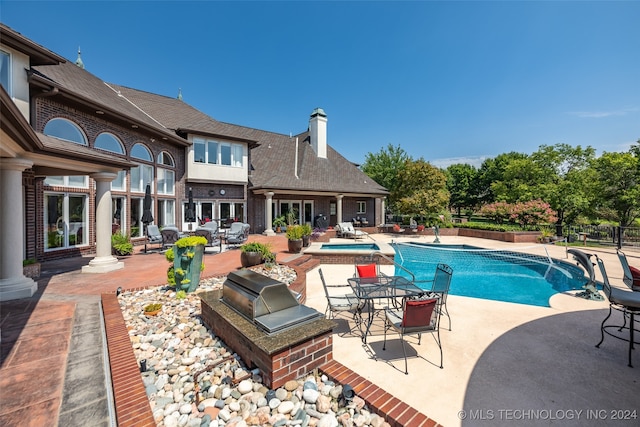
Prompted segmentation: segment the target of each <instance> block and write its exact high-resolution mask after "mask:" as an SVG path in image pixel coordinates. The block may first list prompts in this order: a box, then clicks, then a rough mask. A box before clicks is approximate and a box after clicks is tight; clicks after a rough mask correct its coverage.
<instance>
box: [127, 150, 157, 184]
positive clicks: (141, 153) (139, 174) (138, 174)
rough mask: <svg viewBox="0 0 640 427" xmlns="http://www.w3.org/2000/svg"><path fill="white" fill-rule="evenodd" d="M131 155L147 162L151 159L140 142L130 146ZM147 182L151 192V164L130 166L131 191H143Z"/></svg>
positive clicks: (149, 153) (148, 152)
mask: <svg viewBox="0 0 640 427" xmlns="http://www.w3.org/2000/svg"><path fill="white" fill-rule="evenodd" d="M131 157H133V158H135V159H140V160H146V161H148V162H151V161H153V157H152V156H151V152H150V151H149V149H148V148H147V147H145V146H144V145H142V144H135V145H134V146H133V147H132V148H131ZM147 184H151V192H153V166H152V165H144V164H140V165H138V166H137V167H135V168H131V191H134V192H139V193H143V192H144V191H145V189H146V186H147Z"/></svg>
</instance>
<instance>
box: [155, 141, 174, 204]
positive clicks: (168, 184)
mask: <svg viewBox="0 0 640 427" xmlns="http://www.w3.org/2000/svg"><path fill="white" fill-rule="evenodd" d="M157 160H158V161H157V163H158V164H159V165H164V166H171V167H174V165H175V162H174V161H173V158H172V157H171V155H170V154H169V153H167V152H166V151H163V152H161V153H160V154H158V159H157ZM157 175H158V184H157V185H158V194H165V195H173V194H175V182H176V179H175V172H174V171H172V170H170V169H166V168H162V167H160V166H158V170H157Z"/></svg>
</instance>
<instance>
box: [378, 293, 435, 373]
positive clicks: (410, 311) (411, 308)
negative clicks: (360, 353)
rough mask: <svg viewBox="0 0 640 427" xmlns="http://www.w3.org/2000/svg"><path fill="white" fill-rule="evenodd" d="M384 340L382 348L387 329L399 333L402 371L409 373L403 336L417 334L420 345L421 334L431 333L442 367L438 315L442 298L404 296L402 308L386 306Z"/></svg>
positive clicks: (385, 340) (384, 347)
mask: <svg viewBox="0 0 640 427" xmlns="http://www.w3.org/2000/svg"><path fill="white" fill-rule="evenodd" d="M385 314H386V316H385V326H384V342H383V344H382V349H383V350H386V347H387V330H388V329H394V330H395V331H396V332H398V334H399V335H400V341H401V342H402V353H403V354H404V373H405V374H409V370H408V367H407V351H406V349H405V336H406V335H418V345H420V342H421V339H422V334H427V333H428V334H431V336H433V339H434V340H435V342H436V344H437V345H438V348H439V349H440V368H441V369H442V367H443V363H442V362H443V356H442V342H441V341H440V315H441V314H442V300H441V299H440V298H439V297H437V296H436V297H435V298H430V297H428V298H426V299H412V298H404V299H403V301H402V309H401V310H397V309H392V308H387V309H386V310H385Z"/></svg>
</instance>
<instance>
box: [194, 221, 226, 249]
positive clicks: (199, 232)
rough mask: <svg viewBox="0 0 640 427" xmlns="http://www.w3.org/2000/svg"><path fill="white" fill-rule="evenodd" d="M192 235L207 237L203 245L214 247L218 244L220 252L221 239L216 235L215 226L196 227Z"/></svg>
mask: <svg viewBox="0 0 640 427" xmlns="http://www.w3.org/2000/svg"><path fill="white" fill-rule="evenodd" d="M193 235H194V236H201V237H204V238H205V239H207V244H206V246H205V247H210V248H215V247H216V246H218V247H219V248H220V252H221V253H222V240H220V237H219V236H218V230H217V228H211V227H198V228H196V231H194V232H193Z"/></svg>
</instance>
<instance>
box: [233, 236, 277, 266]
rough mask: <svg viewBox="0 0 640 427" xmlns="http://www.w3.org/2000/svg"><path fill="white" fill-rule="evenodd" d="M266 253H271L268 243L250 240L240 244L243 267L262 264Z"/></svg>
mask: <svg viewBox="0 0 640 427" xmlns="http://www.w3.org/2000/svg"><path fill="white" fill-rule="evenodd" d="M265 254H271V249H270V248H269V246H268V245H265V244H264V243H258V242H249V243H245V244H244V245H242V246H240V263H241V264H242V266H243V267H245V268H246V267H251V266H253V265H258V264H262V262H263V260H264V258H265Z"/></svg>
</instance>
